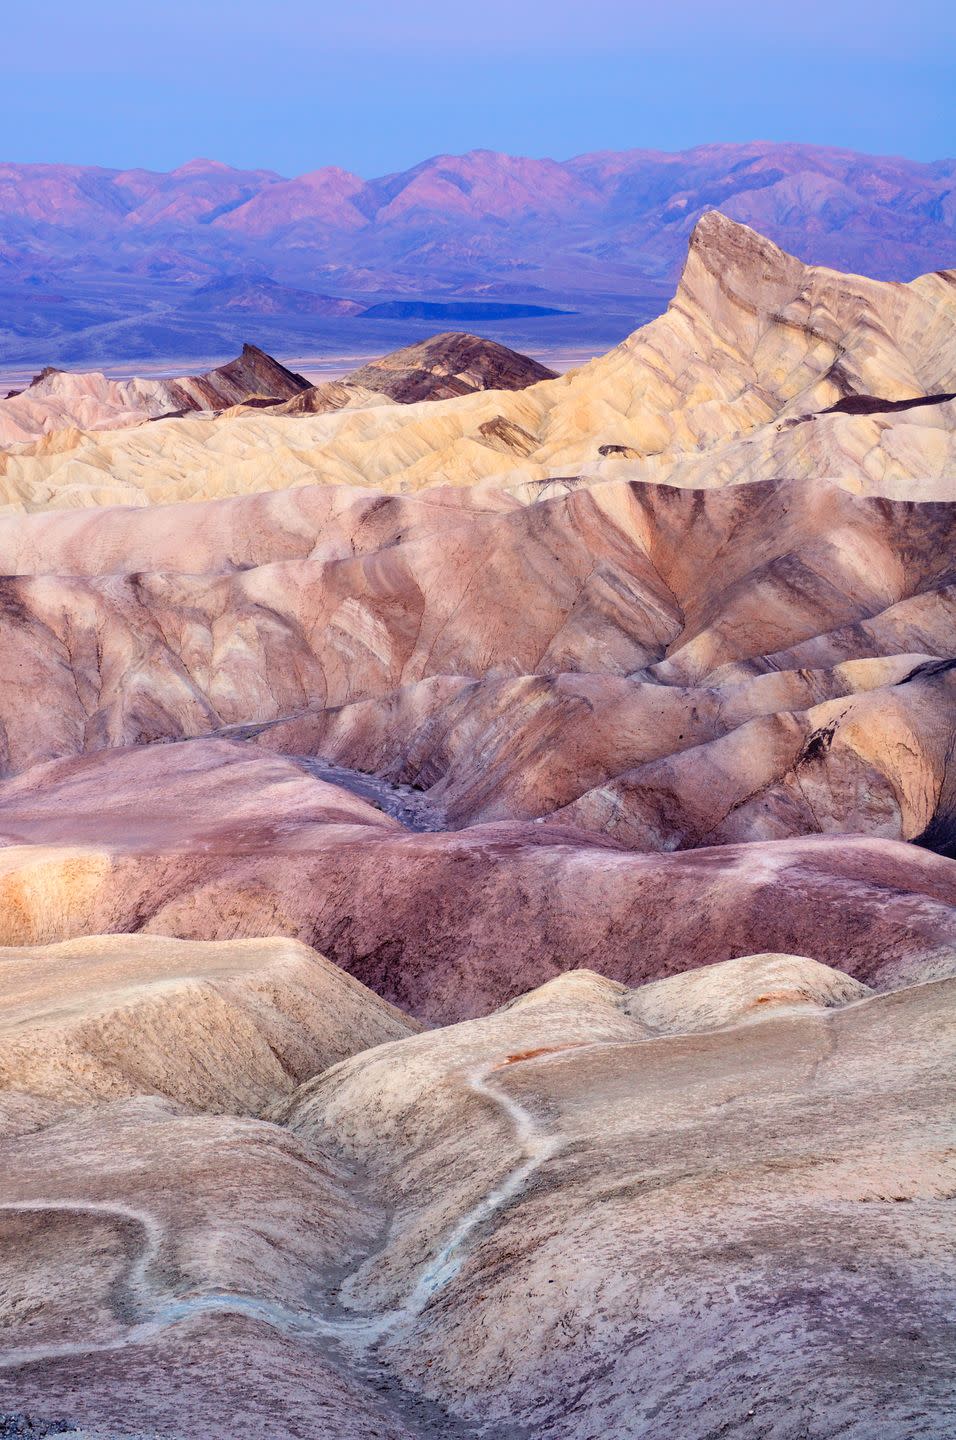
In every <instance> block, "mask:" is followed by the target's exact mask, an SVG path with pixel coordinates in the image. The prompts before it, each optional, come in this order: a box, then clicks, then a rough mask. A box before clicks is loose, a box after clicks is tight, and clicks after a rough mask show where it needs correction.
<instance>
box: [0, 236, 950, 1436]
mask: <svg viewBox="0 0 956 1440" xmlns="http://www.w3.org/2000/svg"><path fill="white" fill-rule="evenodd" d="M0 574H2V577H3V578H2V579H0V659H2V677H3V684H2V686H0V947H2V948H0V1272H2V1279H0V1435H9V1436H14V1435H17V1436H29V1437H40V1436H45V1435H51V1434H60V1433H67V1434H73V1435H74V1436H77V1437H79V1436H85V1437H89V1440H193V1437H198V1436H203V1437H220V1436H221V1437H224V1440H226V1437H228V1440H232V1437H237V1440H238V1437H243V1440H287V1437H288V1440H316V1437H321V1440H325V1437H328V1440H349V1437H353V1436H354V1437H362V1440H414V1437H430V1436H448V1437H452V1440H455V1437H462V1440H464V1437H476V1440H477V1437H485V1440H536V1437H542V1440H605V1437H613V1440H618V1437H620V1440H726V1437H753V1440H944V1437H947V1436H952V1435H953V1434H956V1363H954V1355H956V1246H954V1241H956V1216H954V1198H956V1135H954V1090H953V1081H952V1075H953V1063H954V1059H956V1055H954V1051H956V1044H954V1039H956V1027H954V1023H953V1020H954V1007H956V272H937V273H934V274H929V275H926V276H924V277H922V278H920V279H918V280H915V281H913V282H911V283H909V284H899V283H891V282H886V281H875V280H869V279H866V278H862V277H860V276H856V275H845V274H840V273H837V272H836V271H832V270H827V269H823V268H816V267H809V266H806V265H804V264H802V263H801V262H800V261H799V260H797V259H795V258H793V257H791V256H789V255H787V254H785V253H784V252H783V251H781V250H779V249H778V248H776V247H775V246H774V245H773V244H771V243H770V242H769V241H767V240H765V239H763V238H762V237H761V236H760V235H758V234H757V233H755V232H754V231H753V230H750V229H748V228H747V227H745V226H743V225H739V224H737V223H735V222H733V221H731V220H729V219H727V218H725V217H724V216H722V215H721V214H720V213H718V212H716V211H714V212H710V213H708V214H706V215H705V216H704V217H703V219H701V221H700V222H699V223H698V225H697V228H696V229H695V231H694V233H693V236H692V239H691V242H690V248H689V253H688V257H687V261H686V265H685V267H684V271H683V275H682V277H681V280H680V283H679V286H678V288H677V291H676V294H675V296H674V299H673V300H672V302H671V304H670V306H669V308H668V309H667V311H666V313H664V314H663V315H661V316H660V317H659V318H658V319H656V320H654V321H652V322H651V323H650V324H648V325H646V326H644V327H643V328H642V329H639V330H637V331H635V332H634V333H633V334H632V335H631V336H630V337H629V338H628V339H627V340H625V341H624V342H623V343H622V344H621V345H619V346H618V347H617V348H616V349H614V350H612V351H611V352H610V353H608V354H607V355H605V356H603V357H601V358H599V359H597V360H594V361H592V362H590V363H589V364H586V365H584V366H581V367H579V368H576V369H574V370H571V371H569V372H568V373H567V374H565V375H561V376H554V375H552V374H551V373H550V372H549V371H548V370H546V369H545V368H544V367H542V366H541V365H539V364H536V363H535V362H534V361H531V360H528V359H527V358H526V357H524V356H521V355H518V354H516V353H514V352H512V351H510V350H508V349H505V348H504V347H502V346H497V345H495V344H493V343H492V342H489V341H487V340H479V339H476V338H475V337H471V336H468V335H462V334H456V333H450V334H443V335H440V336H437V337H436V338H435V339H434V340H431V341H427V342H423V343H420V344H416V345H414V346H411V347H408V348H407V349H404V350H401V351H399V352H397V353H395V354H393V355H389V356H386V357H384V358H383V359H382V360H379V361H376V362H374V363H372V364H369V365H365V366H363V367H362V368H361V369H359V370H357V371H355V372H353V373H351V374H349V375H346V376H345V377H344V378H343V379H342V380H337V381H333V382H326V383H324V384H320V385H317V386H312V385H309V384H308V382H307V381H306V380H305V379H303V378H302V377H301V376H299V375H297V374H296V373H295V372H294V371H292V370H290V369H288V368H286V367H285V366H283V365H281V364H279V363H278V362H277V361H275V360H273V359H272V358H271V357H270V356H268V355H266V354H264V353H263V352H262V351H261V350H259V349H257V348H256V347H255V346H253V345H249V346H247V347H246V349H245V350H244V351H243V354H242V355H241V356H240V357H238V358H237V359H236V360H235V361H233V362H231V363H230V364H228V365H225V366H222V367H219V368H218V369H216V370H213V371H211V372H209V373H208V374H205V375H201V376H188V377H180V378H178V379H175V380H163V379H155V378H144V379H141V380H130V381H116V380H108V379H106V378H105V377H104V376H103V375H101V374H96V373H89V374H75V373H74V374H71V373H66V372H63V371H58V370H52V369H51V370H48V371H45V372H43V374H42V375H40V376H38V378H37V379H36V381H35V382H34V383H33V384H32V385H30V386H28V387H26V388H25V389H24V390H23V391H21V392H20V393H17V394H13V395H11V396H9V397H7V398H6V399H4V400H0Z"/></svg>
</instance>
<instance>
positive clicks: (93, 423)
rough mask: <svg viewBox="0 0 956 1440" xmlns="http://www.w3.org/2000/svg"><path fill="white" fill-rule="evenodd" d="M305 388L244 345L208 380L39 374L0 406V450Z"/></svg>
mask: <svg viewBox="0 0 956 1440" xmlns="http://www.w3.org/2000/svg"><path fill="white" fill-rule="evenodd" d="M308 389H309V382H308V381H307V380H305V379H303V377H302V376H301V375H296V374H295V373H294V371H291V370H287V369H286V368H285V366H284V365H280V364H279V362H278V360H273V358H272V356H271V355H267V354H266V353H265V351H263V350H260V349H258V347H257V346H255V345H244V346H243V347H242V354H241V355H239V356H238V357H237V358H236V359H235V360H230V361H229V362H228V364H226V365H220V366H219V368H218V369H216V370H210V371H208V372H207V373H206V374H205V375H184V376H180V377H179V378H178V379H175V380H149V379H134V380H109V379H107V377H106V376H105V375H103V374H102V373H100V372H98V371H94V372H92V373H90V374H74V373H72V372H70V371H67V370H55V369H48V370H44V371H42V372H41V373H40V374H39V375H38V376H37V377H36V379H35V380H34V381H33V383H32V384H31V385H30V386H29V387H28V389H26V390H22V391H20V392H14V393H12V394H10V395H8V396H7V398H6V399H5V400H0V445H4V444H10V443H14V442H17V441H25V440H30V439H31V438H32V437H33V436H35V435H45V434H49V433H51V432H56V431H61V430H68V429H70V428H71V427H75V428H78V429H82V430H109V429H113V428H114V427H117V426H119V427H123V426H133V425H142V424H143V423H144V421H147V420H157V419H159V418H161V417H162V416H165V415H183V414H191V413H194V412H197V411H207V410H212V411H216V410H225V409H228V408H229V407H230V406H233V405H238V404H241V403H248V402H249V401H250V400H253V399H265V400H268V401H270V402H272V403H276V402H281V401H285V400H289V399H291V398H292V396H294V395H298V394H299V393H300V392H301V391H303V390H308Z"/></svg>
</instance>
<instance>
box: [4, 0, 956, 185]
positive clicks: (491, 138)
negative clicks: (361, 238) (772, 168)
mask: <svg viewBox="0 0 956 1440" xmlns="http://www.w3.org/2000/svg"><path fill="white" fill-rule="evenodd" d="M3 50H4V58H3V66H2V71H0V158H3V159H9V160H19V161H29V160H33V161H37V160H61V161H71V162H75V163H85V164H101V165H110V166H122V167H125V166H130V165H144V166H147V167H150V168H153V169H170V168H172V167H174V166H176V165H178V164H180V163H182V162H183V161H185V160H187V159H191V158H192V157H194V156H196V155H204V156H210V157H213V158H215V159H220V160H225V161H227V162H229V163H231V164H234V165H239V166H264V167H267V168H270V169H275V170H279V171H280V172H282V173H284V174H296V173H300V172H302V171H304V170H311V169H315V168H317V167H318V166H320V165H326V164H337V165H342V166H344V167H345V168H347V169H350V170H355V171H357V172H358V173H359V174H361V175H365V176H372V175H380V174H383V173H386V172H388V171H390V170H395V169H401V168H404V167H406V166H408V165H411V164H414V163H415V162H416V161H418V160H421V159H424V158H425V157H427V156H429V155H433V154H436V153H438V152H441V151H453V152H457V151H461V150H467V149H471V148H474V147H486V148H489V149H495V150H507V151H510V152H512V153H515V154H526V155H551V156H554V157H555V158H558V159H563V158H566V157H567V156H570V155H574V154H579V153H581V152H582V151H586V150H596V149H624V148H629V147H632V146H640V147H650V148H657V149H665V150H675V149H680V148H683V147H685V146H688V145H693V144H698V143H703V142H707V141H721V140H725V141H726V140H746V139H769V140H804V141H808V142H812V143H818V144H831V145H843V146H849V147H852V148H855V149H859V150H868V151H871V152H874V153H889V154H903V155H910V156H912V157H914V158H916V159H924V160H925V159H935V158H939V157H942V156H946V155H953V154H954V153H956V5H954V4H953V3H952V0H949V3H945V0H894V3H888V0H793V3H790V4H785V5H784V4H779V3H775V0H760V3H757V0H743V3H737V4H735V3H733V0H656V3H653V4H647V3H644V0H577V3H572V0H474V3H468V0H457V3H456V0H332V3H328V0H308V3H306V0H160V3H153V4H150V3H148V0H147V3H146V4H140V3H135V0H42V3H37V4H35V5H31V4H28V3H22V4H18V5H16V6H13V5H11V6H10V7H9V8H8V7H5V14H4V18H3Z"/></svg>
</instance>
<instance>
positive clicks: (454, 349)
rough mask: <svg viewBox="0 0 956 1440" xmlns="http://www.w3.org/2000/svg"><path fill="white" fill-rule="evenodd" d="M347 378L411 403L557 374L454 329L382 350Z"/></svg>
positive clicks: (523, 384) (521, 385)
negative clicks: (386, 352) (389, 350)
mask: <svg viewBox="0 0 956 1440" xmlns="http://www.w3.org/2000/svg"><path fill="white" fill-rule="evenodd" d="M345 378H346V380H347V381H348V382H349V383H350V384H353V385H361V386H364V387H365V389H367V390H376V391H380V392H381V393H382V394H383V395H387V396H388V397H389V398H390V399H392V400H398V401H400V402H401V403H402V404H404V405H409V404H413V403H414V402H415V401H416V400H448V399H451V398H452V397H453V396H456V395H470V394H472V393H473V392H474V391H476V390H524V389H526V388H527V386H529V385H534V384H536V383H537V382H538V381H539V380H554V379H555V378H556V377H555V373H554V371H553V370H549V369H548V368H547V366H545V365H540V364H539V363H538V361H537V360H532V359H530V357H529V356H527V355H519V354H517V353H516V352H515V351H514V350H509V349H508V348H507V346H506V345H499V344H498V343H497V342H496V341H494V340H484V339H482V338H481V337H480V336H478V335H465V334H457V333H455V332H454V331H449V332H447V333H445V334H443V335H435V336H434V337H433V338H432V339H431V340H423V341H422V342H421V343H420V344H418V345H408V346H406V348H405V349H404V350H396V351H394V352H393V353H392V354H391V355H383V356H382V358H381V360H373V361H372V362H371V364H370V365H363V366H362V368H361V369H360V370H353V371H352V372H351V373H350V374H349V375H347V376H346V377H345Z"/></svg>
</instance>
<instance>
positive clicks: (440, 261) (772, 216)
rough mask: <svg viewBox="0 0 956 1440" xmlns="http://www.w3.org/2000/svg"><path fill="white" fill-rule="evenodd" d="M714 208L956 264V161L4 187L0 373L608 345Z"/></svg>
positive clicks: (521, 169) (649, 159) (664, 162)
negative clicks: (432, 344) (103, 361)
mask: <svg viewBox="0 0 956 1440" xmlns="http://www.w3.org/2000/svg"><path fill="white" fill-rule="evenodd" d="M714 208H716V209H720V210H722V211H723V212H724V213H725V214H727V215H729V216H732V217H733V218H734V219H737V220H741V221H744V222H745V223H747V224H749V225H752V226H754V227H755V228H756V229H758V230H760V231H761V232H762V233H763V234H765V235H768V236H770V237H771V238H772V239H773V240H775V241H776V242H777V243H778V244H780V245H782V246H783V247H784V248H785V249H788V250H791V251H793V252H794V253H796V254H798V255H800V256H801V257H802V258H803V259H806V260H810V261H814V262H818V263H822V264H828V265H832V266H834V267H836V268H839V269H843V270H858V271H865V272H866V273H867V274H870V275H874V276H878V277H881V278H896V279H901V280H903V279H909V278H912V277H913V276H914V275H917V274H919V273H921V272H923V271H927V270H932V269H938V268H944V267H952V266H954V265H956V161H954V160H941V161H938V162H935V163H933V164H919V163H917V162H915V161H911V160H905V159H898V158H886V157H873V156H866V155H859V154H855V153H853V152H851V151H846V150H831V149H822V148H818V147H813V146H807V145H779V144H769V143H767V144H764V143H753V144H747V145H707V146H701V147H698V148H696V149H693V150H687V151H684V152H681V153H679V154H664V153H661V152H657V151H646V150H628V151H621V152H605V153H600V154H594V155H582V156H578V157H577V158H575V159H573V160H568V161H563V162H557V161H553V160H531V159H523V158H518V157H514V156H509V155H500V154H494V153H491V152H489V151H473V152H471V153H469V154H467V155H462V156H451V155H442V156H436V157H435V158H433V159H430V160H426V161H424V162H423V163H422V164H420V165H416V166H414V167H413V168H412V169H410V170H407V171H404V172H402V173H401V174H395V175H386V176H384V177H382V178H380V179H376V180H362V179H360V178H359V177H358V176H356V175H352V174H349V173H348V172H346V171H344V170H339V169H336V168H333V167H328V168H324V169H321V170H316V171H313V172H311V173H309V174H306V175H300V176H298V177H296V178H295V179H291V180H290V179H284V178H283V177H282V176H279V175H276V174H274V173H272V172H270V171H264V170H251V171H246V170H235V169H231V168H230V167H229V166H226V165H222V164H219V163H217V162H215V161H209V160H194V161H191V162H190V163H189V164H187V165H183V166H181V167H180V168H179V169H177V170H174V171H171V172H170V173H169V174H158V173H154V172H151V171H145V170H126V171H118V170H105V169H98V168H94V167H78V166H70V165H14V164H8V165H2V166H0V300H2V302H3V305H2V309H0V315H2V318H0V359H3V360H4V361H6V362H12V361H18V362H22V363H25V364H26V363H30V362H32V361H35V362H36V363H37V364H41V363H48V362H51V361H63V360H66V361H83V360H90V359H96V358H98V357H100V358H102V357H119V356H130V357H156V356H162V355H174V354H176V355H182V354H201V353H205V354H212V353H215V352H217V351H222V352H223V353H225V352H226V351H231V350H232V349H234V347H235V343H236V339H237V338H240V337H241V338H253V339H257V340H259V341H261V342H263V343H266V344H267V345H268V346H269V348H271V349H279V350H282V349H283V348H284V349H285V350H287V351H288V350H289V349H290V347H291V350H292V352H294V353H321V352H322V351H323V350H334V349H336V348H338V347H341V346H343V345H344V346H345V347H346V348H351V349H353V350H357V351H361V350H367V351H369V352H371V351H374V350H378V349H381V348H382V345H383V343H386V342H388V341H391V340H393V339H396V338H398V337H399V335H400V336H401V337H402V338H403V339H411V338H415V336H416V335H420V334H425V333H431V332H433V331H435V330H437V329H447V328H468V329H478V330H479V331H481V330H483V329H486V328H488V327H491V330H492V331H493V332H494V333H495V334H498V335H499V336H501V338H506V339H519V340H521V341H523V342H524V343H526V344H527V343H528V342H529V337H530V340H531V343H532V344H536V345H537V348H539V349H542V348H545V349H546V348H549V347H551V346H554V345H557V346H560V345H562V344H573V343H576V342H580V343H582V344H586V343H589V342H590V341H592V340H593V342H594V343H595V344H606V343H610V342H611V341H613V340H614V339H615V338H621V336H623V334H626V333H627V332H628V330H630V329H632V328H634V326H635V325H636V324H638V323H640V322H641V321H643V320H645V319H648V318H650V316H651V315H653V314H654V313H656V312H657V311H658V310H660V309H661V308H663V305H664V304H665V303H666V300H667V297H668V296H669V294H670V293H671V290H672V288H673V282H674V279H675V276H676V274H677V272H678V270H679V267H680V264H681V261H682V258H683V256H684V254H685V251H686V247H687V239H688V236H689V234H690V231H691V230H692V228H693V226H694V223H695V222H696V220H697V219H698V217H699V216H700V214H701V213H702V212H703V211H705V210H709V209H714ZM555 310H557V311H559V312H564V313H560V314H558V315H555V314H554V313H553V312H554V311H555ZM369 312H370V313H369ZM549 312H550V313H549ZM568 312H573V314H569V313H568ZM461 321H464V322H467V323H466V326H462V325H461V324H460V323H459V322H461Z"/></svg>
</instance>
